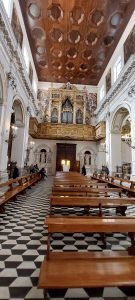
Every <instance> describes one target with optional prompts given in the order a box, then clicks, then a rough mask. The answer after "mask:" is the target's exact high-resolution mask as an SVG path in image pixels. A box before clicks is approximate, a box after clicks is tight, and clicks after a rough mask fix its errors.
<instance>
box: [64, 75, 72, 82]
mask: <svg viewBox="0 0 135 300" xmlns="http://www.w3.org/2000/svg"><path fill="white" fill-rule="evenodd" d="M64 77H65V79H66V80H68V81H70V80H72V79H73V74H72V73H65V74H64Z"/></svg>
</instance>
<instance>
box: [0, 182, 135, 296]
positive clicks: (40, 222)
mask: <svg viewBox="0 0 135 300" xmlns="http://www.w3.org/2000/svg"><path fill="white" fill-rule="evenodd" d="M52 183H53V177H49V178H48V179H47V180H46V181H41V182H39V183H38V184H36V185H35V186H34V187H32V188H31V189H29V190H27V192H26V194H24V195H20V196H18V197H17V199H16V201H10V202H9V203H7V204H6V205H5V211H4V213H1V214H0V300H9V299H12V300H23V299H25V300H28V299H29V300H41V299H44V297H43V290H40V289H37V283H38V278H39V271H40V265H41V262H42V260H43V258H44V255H45V254H46V248H47V229H46V228H45V226H44V219H45V216H46V215H48V213H49V195H50V194H51V187H52ZM53 213H55V214H57V215H61V214H63V215H65V216H66V215H74V214H76V215H79V216H81V215H83V209H77V208H74V209H71V208H69V209H66V208H64V207H62V208H61V209H60V208H57V209H53ZM90 213H91V214H92V215H95V214H96V210H94V209H92V210H91V211H90ZM105 214H106V215H108V214H115V210H112V211H111V212H110V210H105ZM128 214H131V215H135V207H130V208H129V209H128ZM129 244H130V242H129V238H128V237H127V235H126V234H125V235H124V234H118V233H117V234H116V233H115V234H113V235H111V234H110V235H107V249H110V250H125V249H126V248H127V247H128V246H129ZM51 248H52V251H93V250H96V251H105V250H104V245H103V243H102V241H101V238H100V235H99V234H98V233H94V234H93V235H92V234H85V235H84V234H82V233H75V234H73V235H71V234H64V235H63V234H53V236H52V241H51ZM48 298H49V299H51V300H63V299H64V300H75V299H76V300H89V299H91V300H135V287H133V288H123V289H120V288H118V287H116V288H104V289H68V290H51V291H50V292H49V295H48Z"/></svg>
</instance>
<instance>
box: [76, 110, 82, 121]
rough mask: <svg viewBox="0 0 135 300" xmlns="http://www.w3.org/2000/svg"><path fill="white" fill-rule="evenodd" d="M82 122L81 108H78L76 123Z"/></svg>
mask: <svg viewBox="0 0 135 300" xmlns="http://www.w3.org/2000/svg"><path fill="white" fill-rule="evenodd" d="M82 123H83V113H82V111H81V109H78V110H77V112H76V124H82Z"/></svg>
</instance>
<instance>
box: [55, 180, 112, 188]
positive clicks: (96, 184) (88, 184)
mask: <svg viewBox="0 0 135 300" xmlns="http://www.w3.org/2000/svg"><path fill="white" fill-rule="evenodd" d="M62 186H63V187H76V186H79V187H95V188H100V187H102V188H105V187H108V184H107V183H104V182H98V181H95V182H94V180H93V181H92V180H91V181H82V180H81V181H73V180H71V181H64V180H59V181H54V187H62Z"/></svg>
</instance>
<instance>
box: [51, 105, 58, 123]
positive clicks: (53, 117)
mask: <svg viewBox="0 0 135 300" xmlns="http://www.w3.org/2000/svg"><path fill="white" fill-rule="evenodd" d="M51 122H52V123H58V110H57V108H53V110H52V114H51Z"/></svg>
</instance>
